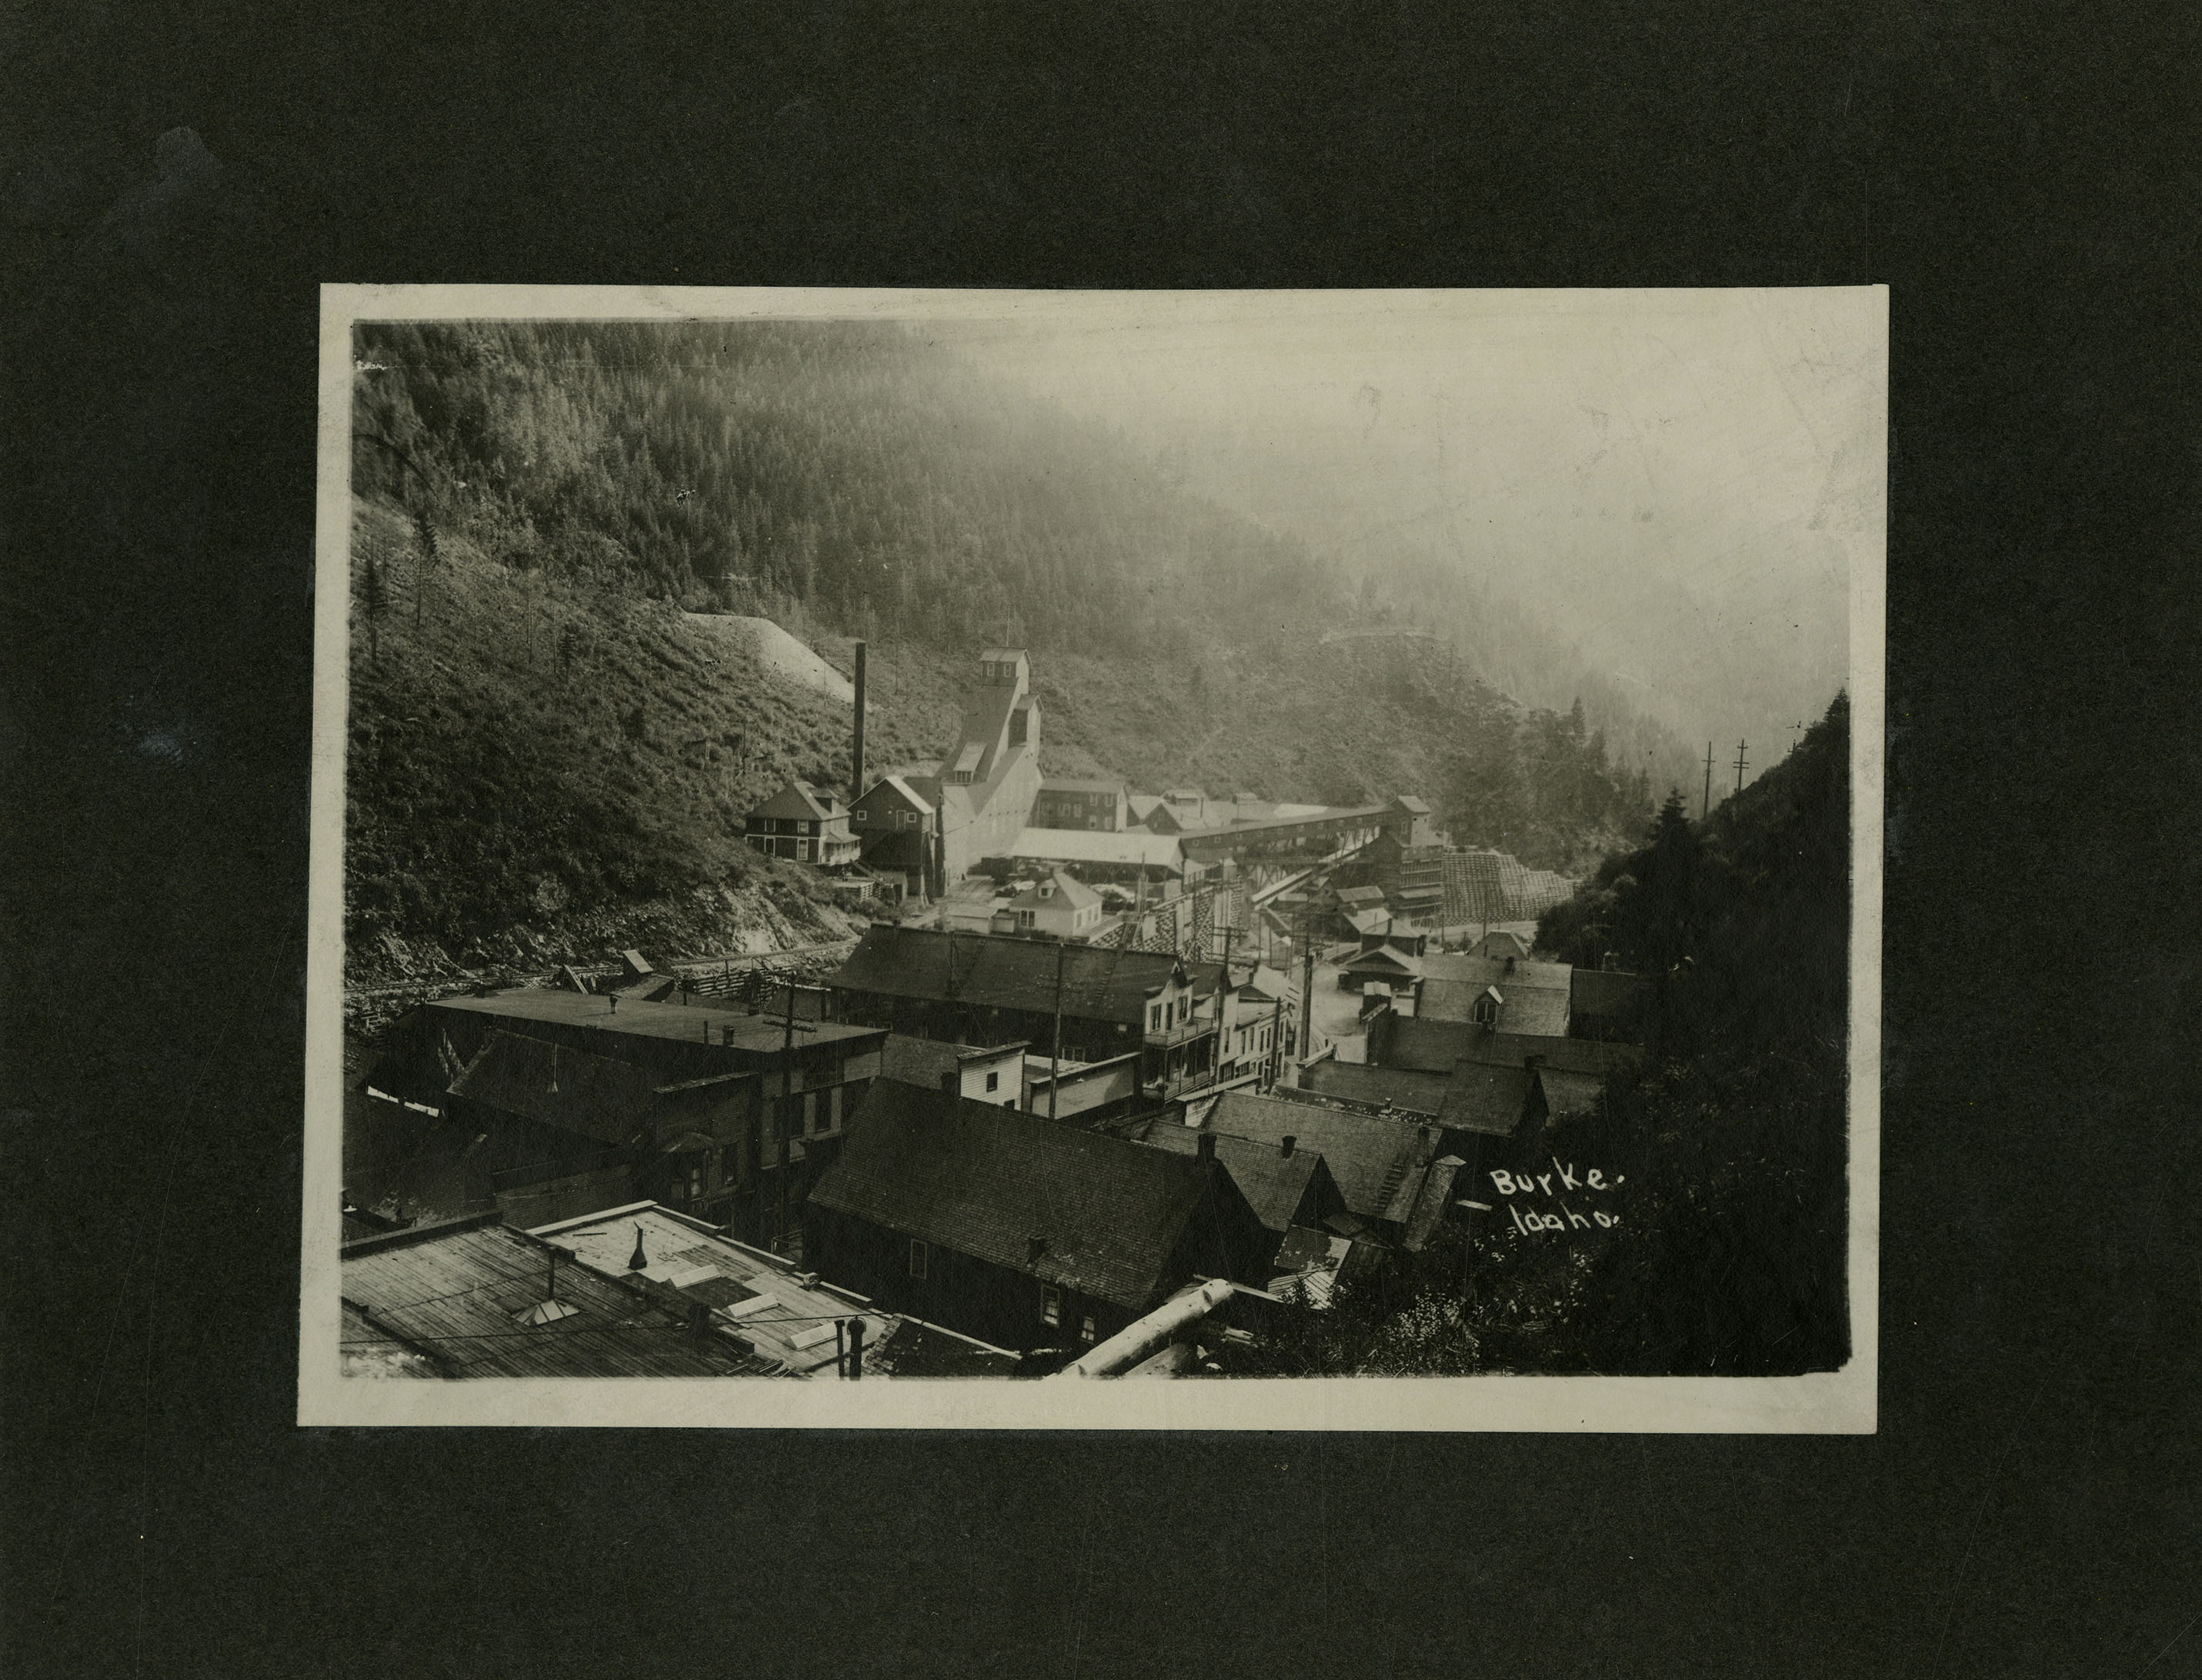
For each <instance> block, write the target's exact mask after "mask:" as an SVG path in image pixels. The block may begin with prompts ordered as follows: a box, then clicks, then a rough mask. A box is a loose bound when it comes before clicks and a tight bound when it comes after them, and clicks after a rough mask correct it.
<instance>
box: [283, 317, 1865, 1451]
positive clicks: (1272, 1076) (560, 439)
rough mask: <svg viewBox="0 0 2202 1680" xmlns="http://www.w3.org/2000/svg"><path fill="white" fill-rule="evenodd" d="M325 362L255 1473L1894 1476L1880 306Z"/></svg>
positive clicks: (455, 351) (682, 321) (1259, 320)
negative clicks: (280, 1462)
mask: <svg viewBox="0 0 2202 1680" xmlns="http://www.w3.org/2000/svg"><path fill="white" fill-rule="evenodd" d="M323 305H324V315H323V343H322V364H321V373H322V382H321V437H320V449H321V456H320V458H321V479H320V508H319V526H318V554H317V576H318V579H319V583H318V595H317V626H316V644H315V654H316V697H315V759H314V768H315V784H314V788H313V824H314V832H313V847H314V881H313V896H312V905H311V917H312V927H311V948H310V957H309V1025H308V1079H307V1090H306V1092H305V1105H306V1120H307V1130H306V1154H305V1175H304V1177H305V1204H304V1208H303V1251H302V1290H301V1370H300V1387H299V1396H300V1397H299V1418H300V1420H301V1421H302V1422H303V1423H309V1424H431V1425H433V1424H595V1425H603V1424H613V1425H617V1424H634V1425H668V1424H675V1425H696V1426H745V1425H747V1426H774V1427H787V1426H806V1425H808V1426H822V1427H880V1426H895V1427H1018V1428H1080V1429H1090V1428H1202V1429H1216V1428H1257V1429H1284V1428H1293V1429H1298V1428H1351V1429H1410V1430H1446V1429H1461V1430H1471V1429H1537V1430H1583V1429H1597V1430H1754V1431H1793V1432H1832V1431H1846V1432H1857V1431H1862V1430H1871V1429H1872V1428H1873V1427H1874V1423H1875V1409H1874V1397H1875V1348H1876V1335H1875V1290H1876V1287H1877V1276H1878V1272H1877V1254H1876V1243H1877V1231H1878V1223H1877V1217H1876V1210H1877V1206H1878V1164H1879V1133H1878V1121H1879V1107H1878V1078H1879V1061H1880V1026H1879V1023H1880V1010H1881V999H1880V962H1879V951H1880V938H1881V930H1880V883H1881V864H1880V860H1881V740H1882V733H1883V726H1884V725H1883V681H1882V632H1883V625H1882V594H1883V581H1884V568H1885V560H1886V521H1887V371H1888V361H1887V356H1888V338H1887V291H1885V290H1884V289H1880V288H1827V289H1798V290H1763V291H1746V290H1723V291H1551V292H1543V291H1457V292H1444V291H1433V292H1172V293H1121V292H1118V293H1110V292H1023V291H957V292H917V291H908V292H904V291H837V290H802V291H680V290H668V289H656V288H609V289H606V288H558V287H536V288H527V287H498V286H330V287H327V288H325V290H324V293H323ZM728 1378H738V1379H745V1380H737V1381H729V1380H727V1379H728Z"/></svg>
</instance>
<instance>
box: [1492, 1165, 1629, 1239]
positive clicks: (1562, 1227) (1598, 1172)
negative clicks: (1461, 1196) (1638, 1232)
mask: <svg viewBox="0 0 2202 1680" xmlns="http://www.w3.org/2000/svg"><path fill="white" fill-rule="evenodd" d="M1624 1176H1625V1175H1623V1174H1621V1173H1616V1174H1615V1175H1614V1177H1613V1180H1612V1182H1611V1183H1610V1184H1609V1183H1608V1182H1607V1181H1606V1177H1605V1174H1604V1171H1603V1170H1602V1169H1600V1168H1599V1167H1595V1166H1593V1167H1590V1168H1587V1169H1586V1170H1585V1172H1583V1174H1582V1176H1581V1178H1577V1177H1576V1176H1575V1163H1574V1162H1572V1161H1569V1162H1568V1163H1567V1164H1566V1165H1565V1166H1563V1165H1562V1164H1561V1162H1560V1159H1559V1157H1558V1156H1557V1155H1555V1156H1553V1157H1552V1171H1551V1172H1537V1173H1529V1172H1504V1171H1503V1170H1496V1171H1493V1172H1492V1174H1491V1184H1492V1187H1493V1189H1494V1190H1497V1191H1498V1194H1499V1195H1502V1196H1505V1197H1507V1198H1508V1201H1507V1202H1506V1213H1507V1217H1508V1218H1510V1219H1512V1220H1513V1221H1514V1228H1515V1229H1516V1231H1520V1232H1521V1233H1522V1235H1523V1236H1524V1237H1530V1236H1534V1235H1535V1234H1537V1233H1538V1232H1540V1231H1588V1230H1590V1229H1591V1228H1592V1227H1593V1226H1595V1227H1596V1228H1597V1229H1599V1230H1600V1231H1610V1230H1611V1229H1612V1228H1613V1227H1614V1226H1615V1225H1619V1224H1620V1223H1621V1215H1620V1214H1618V1213H1605V1212H1604V1211H1603V1210H1602V1209H1599V1208H1593V1209H1592V1210H1591V1212H1590V1213H1588V1214H1587V1215H1585V1214H1581V1213H1577V1212H1575V1209H1574V1208H1572V1207H1569V1205H1568V1204H1567V1202H1566V1201H1563V1200H1562V1199H1561V1195H1560V1191H1561V1190H1593V1191H1596V1192H1598V1193H1599V1194H1600V1195H1610V1194H1611V1193H1612V1192H1613V1191H1615V1190H1619V1189H1620V1188H1621V1186H1622V1182H1623V1180H1624ZM1556 1178H1557V1180H1558V1181H1559V1189H1558V1190H1555V1189H1554V1188H1553V1187H1552V1186H1553V1180H1554V1179H1556ZM1540 1194H1541V1195H1544V1196H1546V1198H1548V1199H1549V1200H1551V1201H1554V1202H1556V1203H1557V1205H1558V1207H1559V1210H1560V1211H1559V1212H1558V1213H1547V1212H1545V1211H1544V1210H1542V1209H1539V1208H1534V1207H1533V1208H1528V1209H1523V1208H1519V1207H1516V1206H1515V1205H1514V1202H1513V1200H1512V1198H1513V1197H1515V1196H1517V1195H1521V1196H1534V1195H1540Z"/></svg>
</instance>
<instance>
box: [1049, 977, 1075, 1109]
mask: <svg viewBox="0 0 2202 1680" xmlns="http://www.w3.org/2000/svg"><path fill="white" fill-rule="evenodd" d="M1069 949H1070V947H1069V943H1067V942H1065V941H1063V940H1062V939H1060V938H1058V939H1057V941H1056V944H1055V1043H1054V1044H1053V1046H1052V1048H1051V1050H1050V1052H1049V1055H1048V1062H1047V1117H1048V1119H1054V1118H1055V1097H1056V1093H1057V1091H1059V1090H1062V1089H1063V953H1064V952H1066V951H1068V950H1069Z"/></svg>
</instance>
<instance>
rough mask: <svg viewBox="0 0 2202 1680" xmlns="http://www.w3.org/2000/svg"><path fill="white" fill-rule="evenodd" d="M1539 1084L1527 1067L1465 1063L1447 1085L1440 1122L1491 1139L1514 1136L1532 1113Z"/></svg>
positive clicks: (1440, 1109)
mask: <svg viewBox="0 0 2202 1680" xmlns="http://www.w3.org/2000/svg"><path fill="white" fill-rule="evenodd" d="M1416 1077H1418V1078H1429V1077H1430V1076H1429V1075H1428V1074H1421V1075H1418V1076H1416ZM1536 1081H1537V1076H1536V1074H1534V1072H1530V1070H1529V1069H1528V1068H1526V1067H1493V1066H1486V1065H1484V1064H1482V1063H1479V1062H1473V1061H1464V1062H1463V1063H1461V1065H1460V1066H1458V1067H1457V1068H1455V1069H1454V1070H1453V1073H1452V1077H1451V1078H1450V1079H1449V1080H1447V1081H1446V1082H1445V1101H1444V1103H1443V1105H1442V1106H1441V1107H1440V1108H1439V1110H1438V1122H1439V1124H1440V1125H1445V1126H1449V1127H1452V1128H1455V1129H1457V1130H1458V1131H1474V1132H1480V1133H1481V1134H1482V1135H1483V1136H1485V1137H1512V1136H1513V1135H1514V1134H1515V1132H1516V1131H1518V1130H1519V1129H1520V1127H1521V1125H1522V1119H1524V1118H1525V1117H1526V1116H1527V1114H1528V1110H1529V1093H1530V1090H1531V1089H1532V1087H1534V1085H1535V1084H1536Z"/></svg>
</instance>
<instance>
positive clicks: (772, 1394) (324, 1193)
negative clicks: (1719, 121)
mask: <svg viewBox="0 0 2202 1680" xmlns="http://www.w3.org/2000/svg"><path fill="white" fill-rule="evenodd" d="M1816 289H1817V288H1816ZM1632 290H1634V289H1632ZM1706 290H1719V291H1736V290H1763V291H1773V290H1782V291H1789V290H1796V289H1794V288H1717V289H1714V288H1708V289H1706ZM1824 290H1828V291H1860V292H1869V293H1871V294H1873V295H1875V297H1876V298H1877V300H1878V307H1879V310H1880V315H1881V335H1880V339H1879V345H1880V350H1881V353H1882V355H1883V356H1884V358H1885V357H1886V355H1887V348H1888V344H1889V338H1888V330H1887V329H1888V307H1889V299H1888V289H1887V287H1886V286H1885V285H1882V286H1869V287H1828V288H1824ZM1642 291H1643V295H1645V296H1646V297H1687V296H1688V295H1690V294H1689V293H1688V292H1687V291H1675V290H1655V289H1650V288H1646V289H1642ZM1614 295H1615V294H1614V292H1612V291H1595V292H1593V291H1582V290H1574V291H1561V290H1554V291H1511V292H1497V291H1139V292H1127V291H1018V290H976V289H974V290H928V289H858V288H839V287H788V288H681V287H662V286H544V285H522V286H509V285H324V286H323V287H322V288H321V357H320V379H319V399H320V408H319V434H318V482H317V501H316V506H315V622H314V656H315V657H314V711H313V747H312V788H311V795H310V805H309V810H310V817H309V823H310V842H309V843H310V857H311V866H310V867H311V872H310V881H309V894H308V936H307V965H306V967H307V973H306V1058H305V1082H304V1091H303V1099H304V1105H305V1133H304V1145H303V1218H302V1221H301V1248H300V1291H299V1320H298V1327H299V1366H298V1387H297V1423H298V1424H300V1425H302V1426H321V1425H444V1426H484V1425H490V1426H556V1425H583V1426H595V1427H603V1426H621V1427H643V1428H665V1427H672V1428H698V1427H704V1428H774V1429H783V1428H827V1429H841V1428H855V1429H1027V1430H1049V1429H1077V1430H1097V1429H1098V1430H1114V1429H1122V1430H1413V1431H1443V1430H1534V1431H1611V1432H1623V1433H1734V1434H1757V1433H1773V1434H1871V1433H1874V1432H1875V1428H1876V1421H1877V1389H1878V1377H1879V1345H1880V1337H1879V1291H1880V1224H1881V1221H1880V1207H1881V1197H1880V1169H1881V1078H1880V1073H1881V915H1882V846H1881V837H1882V815H1883V780H1884V773H1885V767H1886V756H1887V755H1886V743H1887V716H1886V707H1887V701H1886V695H1887V684H1886V635H1887V612H1886V594H1887V529H1886V509H1887V439H1888V430H1887V415H1888V403H1887V381H1888V368H1887V364H1886V361H1885V359H1884V361H1883V364H1882V366H1881V369H1880V373H1881V402H1880V405H1879V408H1878V411H1877V414H1876V415H1875V436H1874V437H1873V438H1872V439H1871V440H1870V444H1871V446H1872V447H1873V449H1875V455H1876V457H1877V459H1878V460H1879V461H1881V465H1882V471H1881V476H1880V479H1879V490H1880V501H1881V528H1880V529H1879V531H1878V532H1875V533H1874V534H1875V536H1877V537H1878V540H1877V541H1874V542H1870V543H1868V544H1866V545H1864V546H1866V547H1868V548H1869V549H1870V551H1871V552H1870V556H1869V558H1868V559H1862V558H1858V557H1854V558H1853V561H1852V567H1851V573H1850V579H1849V588H1850V661H1849V668H1850V684H1849V691H1850V696H1851V711H1852V730H1851V772H1852V928H1851V974H1850V981H1851V984H1850V1000H1851V1005H1850V1045H1849V1051H1850V1060H1849V1067H1850V1093H1849V1099H1850V1100H1849V1195H1848V1212H1849V1220H1850V1229H1849V1266H1848V1275H1847V1283H1848V1308H1849V1317H1850V1345H1851V1350H1852V1351H1851V1356H1850V1358H1849V1360H1848V1361H1847V1362H1846V1364H1845V1365H1844V1366H1843V1367H1842V1368H1841V1369H1840V1371H1837V1372H1826V1373H1816V1374H1810V1375H1805V1376H1799V1377H1522V1376H1477V1377H1351V1378H1286V1379H1256V1378H1233V1379H1228V1380H1218V1381H1214V1382H1206V1381H1180V1382H1163V1383H1131V1384H1123V1383H1078V1382H1062V1383H1030V1382H1016V1381H1004V1380H1000V1379H994V1380H980V1381H957V1380H953V1379H912V1380H904V1381H900V1382H897V1381H893V1380H886V1381H881V1382H875V1383H868V1384H867V1383H772V1382H754V1383H746V1382H728V1381H727V1380H725V1379H722V1378H721V1379H713V1378H700V1379H698V1378H670V1377H668V1378H653V1379H644V1380H621V1379H593V1378H548V1379H527V1378H507V1379H498V1380H487V1379H482V1380H474V1381H468V1380H460V1379H451V1380H444V1381H432V1382H417V1381H415V1382H407V1381H397V1380H370V1379H367V1378H346V1377H343V1376H342V1375H341V1374H340V1372H339V1346H338V1343H339V1334H340V1330H339V1289H340V1285H339V1245H340V1239H341V1213H340V1207H339V1191H340V1190H341V1188H342V1183H343V1163H342V1122H343V1115H342V1106H343V1105H342V1090H341V1087H342V1066H343V1040H342V1034H343V1020H342V1006H343V985H344V947H343V940H344V883H343V853H344V798H345V790H344V747H345V730H346V714H347V706H348V700H349V695H348V689H349V656H350V593H351V591H350V526H351V517H352V510H351V490H350V480H351V413H352V396H351V388H352V381H353V369H352V355H353V348H352V329H353V326H354V325H355V324H356V323H358V322H362V321H387V320H413V321H425V320H546V319H565V320H648V321H662V322H668V323H670V322H676V321H686V320H768V319H778V320H794V319H810V320H923V319H934V320H982V319H983V320H998V319H1003V318H1005V317H1012V316H1015V315H1017V314H1026V313H1034V314H1037V313H1040V312H1045V314H1046V315H1047V316H1048V318H1049V319H1050V320H1051V321H1068V320H1078V321H1080V322H1082V323H1085V324H1088V325H1091V326H1093V327H1095V328H1101V327H1106V326H1117V327H1135V326H1137V325H1138V324H1139V320H1140V319H1141V317H1142V316H1145V318H1146V319H1148V320H1152V319H1154V318H1155V317H1156V316H1157V314H1160V315H1163V316H1165V317H1167V318H1169V319H1171V320H1176V321H1179V322H1184V321H1189V320H1198V317H1199V314H1200V313H1201V312H1202V311H1203V310H1204V309H1207V310H1213V309H1216V308H1219V307H1222V306H1227V305H1229V304H1231V303H1240V304H1243V303H1245V301H1246V300H1249V299H1252V298H1259V299H1261V300H1263V303H1264V306H1265V307H1267V308H1272V309H1275V310H1277V311H1281V312H1286V313H1293V314H1302V315H1320V314H1322V313H1325V312H1329V311H1334V310H1339V309H1352V310H1355V311H1358V312H1365V311H1367V310H1368V309H1369V308H1372V307H1375V306H1381V307H1382V308H1386V309H1388V310H1392V311H1394V312H1398V313H1412V312H1414V311H1416V310H1428V311H1431V312H1432V313H1433V314H1434V313H1435V312H1436V311H1438V310H1439V309H1440V308H1443V307H1445V306H1446V305H1448V304H1451V305H1454V306H1457V302H1458V300H1459V299H1461V298H1463V297H1479V296H1481V297H1499V296H1504V297H1516V298H1518V297H1537V298H1539V299H1540V300H1549V301H1550V302H1551V303H1554V304H1556V305H1562V304H1564V303H1565V301H1566V300H1567V299H1569V298H1570V297H1578V298H1580V297H1602V298H1607V299H1610V298H1611V297H1613V296H1614Z"/></svg>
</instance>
